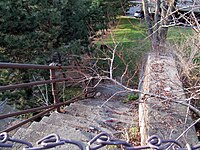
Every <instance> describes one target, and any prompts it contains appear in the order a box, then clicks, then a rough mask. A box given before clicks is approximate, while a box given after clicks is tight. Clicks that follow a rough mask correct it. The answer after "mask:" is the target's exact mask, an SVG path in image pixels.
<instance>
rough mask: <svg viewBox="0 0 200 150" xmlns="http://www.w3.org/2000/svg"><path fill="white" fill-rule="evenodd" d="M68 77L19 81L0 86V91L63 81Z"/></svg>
mask: <svg viewBox="0 0 200 150" xmlns="http://www.w3.org/2000/svg"><path fill="white" fill-rule="evenodd" d="M69 79H70V78H60V79H53V80H44V81H34V82H29V83H21V84H15V85H5V86H0V91H5V90H13V89H18V88H25V87H31V86H35V85H42V84H49V83H56V82H63V81H67V80H69Z"/></svg>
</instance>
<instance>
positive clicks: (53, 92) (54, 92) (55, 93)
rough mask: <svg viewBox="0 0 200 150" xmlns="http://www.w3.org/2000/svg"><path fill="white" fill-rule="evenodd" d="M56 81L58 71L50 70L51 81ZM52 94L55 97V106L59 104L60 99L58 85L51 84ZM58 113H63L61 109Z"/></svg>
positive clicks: (58, 109)
mask: <svg viewBox="0 0 200 150" xmlns="http://www.w3.org/2000/svg"><path fill="white" fill-rule="evenodd" d="M56 65H57V64H56V63H51V64H50V65H49V66H56ZM54 79H56V70H55V69H50V80H54ZM51 92H52V96H53V101H54V104H57V103H59V102H60V101H59V98H58V91H57V83H56V82H54V83H51ZM57 111H58V112H61V110H60V107H58V108H57Z"/></svg>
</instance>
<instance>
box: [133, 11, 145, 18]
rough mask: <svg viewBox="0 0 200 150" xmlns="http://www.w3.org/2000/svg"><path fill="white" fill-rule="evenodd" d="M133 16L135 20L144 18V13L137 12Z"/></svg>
mask: <svg viewBox="0 0 200 150" xmlns="http://www.w3.org/2000/svg"><path fill="white" fill-rule="evenodd" d="M133 16H134V17H135V18H144V13H143V12H142V11H136V12H135V13H134V15H133Z"/></svg>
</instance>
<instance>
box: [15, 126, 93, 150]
mask: <svg viewBox="0 0 200 150" xmlns="http://www.w3.org/2000/svg"><path fill="white" fill-rule="evenodd" d="M40 128H42V129H40ZM43 129H44V130H43ZM52 133H54V134H57V135H59V136H60V138H61V139H70V140H76V141H80V142H82V143H85V144H86V143H87V142H88V141H89V140H90V139H91V138H92V137H93V136H92V135H91V134H90V133H87V132H82V131H77V130H75V129H73V128H67V127H66V126H65V127H61V126H60V127H58V126H54V125H50V124H48V125H47V124H44V123H38V122H34V123H33V124H32V125H31V126H30V128H28V129H20V130H18V132H17V133H16V134H15V135H14V136H13V137H14V138H17V139H21V140H25V141H29V142H30V143H32V144H33V146H39V145H37V144H36V142H37V141H38V140H40V139H41V138H43V137H45V136H47V135H50V134H52ZM23 147H24V145H21V144H15V145H14V147H13V148H12V150H18V149H22V148H23ZM57 148H58V149H66V145H63V146H59V147H57ZM57 148H55V149H57ZM67 149H69V150H76V149H78V148H77V147H76V146H73V145H69V144H68V145H67Z"/></svg>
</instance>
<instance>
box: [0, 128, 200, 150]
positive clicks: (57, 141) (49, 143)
mask: <svg viewBox="0 0 200 150" xmlns="http://www.w3.org/2000/svg"><path fill="white" fill-rule="evenodd" d="M15 143H19V144H22V145H24V148H23V150H43V149H50V148H54V147H58V146H61V145H65V144H71V145H74V146H76V147H78V148H79V149H80V150H98V149H100V148H102V147H105V146H108V145H115V146H117V147H118V146H120V147H121V149H124V150H142V149H155V150H165V149H167V148H169V147H170V146H172V144H173V147H174V149H176V150H196V149H200V144H198V145H195V146H191V145H189V144H186V147H185V148H183V147H182V146H181V144H180V143H178V142H177V141H175V140H162V139H160V138H159V137H158V136H157V135H153V136H151V137H149V139H148V140H147V145H146V146H133V145H131V144H129V143H127V142H126V141H121V140H115V139H112V137H111V136H110V135H109V134H108V133H106V132H102V133H100V134H98V135H96V136H95V137H94V138H92V139H91V140H90V141H89V142H88V143H87V144H83V143H81V142H78V141H74V140H67V139H61V138H60V137H59V136H58V135H57V134H50V135H48V136H46V137H44V138H42V139H40V140H39V141H37V142H36V144H37V145H38V147H33V145H32V144H31V143H30V142H27V141H24V140H19V139H15V138H10V137H9V136H8V134H7V133H6V132H3V133H0V147H6V148H12V147H14V144H15Z"/></svg>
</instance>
